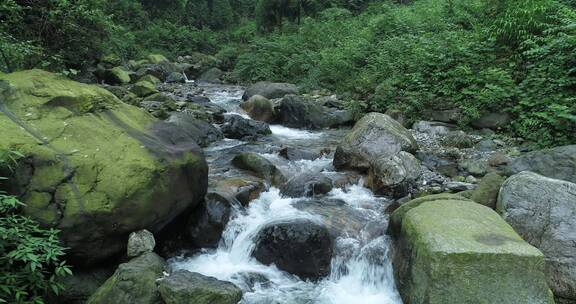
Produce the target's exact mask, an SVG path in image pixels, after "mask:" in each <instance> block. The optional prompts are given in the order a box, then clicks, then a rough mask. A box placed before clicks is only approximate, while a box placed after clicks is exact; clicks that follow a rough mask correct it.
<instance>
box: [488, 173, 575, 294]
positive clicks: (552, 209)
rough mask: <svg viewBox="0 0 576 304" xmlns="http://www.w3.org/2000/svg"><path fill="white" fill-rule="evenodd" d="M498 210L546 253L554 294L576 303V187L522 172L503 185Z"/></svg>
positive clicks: (527, 238) (549, 279)
mask: <svg viewBox="0 0 576 304" xmlns="http://www.w3.org/2000/svg"><path fill="white" fill-rule="evenodd" d="M497 209H498V211H499V212H500V213H501V214H502V217H503V218H504V219H505V220H506V222H508V223H509V224H510V225H512V227H514V229H515V230H516V231H517V232H518V233H519V234H520V235H521V236H522V238H523V239H524V240H526V241H527V242H528V243H530V244H532V245H533V246H536V247H538V248H539V249H540V250H542V252H544V256H545V260H546V275H547V277H548V284H549V285H550V288H552V291H554V294H555V295H556V296H558V297H561V298H564V299H571V300H572V301H574V302H576V184H574V183H571V182H567V181H562V180H557V179H551V178H547V177H544V176H541V175H538V174H536V173H533V172H521V173H518V174H516V175H513V176H511V177H510V178H508V179H507V180H506V182H504V184H503V185H502V188H501V190H500V195H499V197H498V206H497Z"/></svg>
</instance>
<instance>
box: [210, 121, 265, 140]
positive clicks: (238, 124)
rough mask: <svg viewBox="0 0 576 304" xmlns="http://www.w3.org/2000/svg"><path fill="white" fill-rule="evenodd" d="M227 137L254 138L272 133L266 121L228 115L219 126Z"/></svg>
mask: <svg viewBox="0 0 576 304" xmlns="http://www.w3.org/2000/svg"><path fill="white" fill-rule="evenodd" d="M220 129H221V130H222V133H224V136H226V137H227V138H233V139H246V140H254V139H256V138H257V137H259V136H263V135H269V134H272V131H271V130H270V126H268V124H267V123H264V122H260V121H256V120H251V119H246V118H244V117H242V116H240V115H228V116H226V117H225V118H224V124H223V125H222V126H221V127H220Z"/></svg>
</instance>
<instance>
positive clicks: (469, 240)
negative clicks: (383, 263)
mask: <svg viewBox="0 0 576 304" xmlns="http://www.w3.org/2000/svg"><path fill="white" fill-rule="evenodd" d="M391 225H392V226H391V232H392V233H393V235H394V237H395V239H396V246H395V253H394V258H393V262H394V266H395V267H394V268H395V272H396V273H395V274H396V279H397V280H396V282H397V285H398V289H399V290H400V293H401V295H402V298H403V300H404V302H405V303H412V304H419V303H426V304H435V303H442V304H450V303H510V304H511V303H534V304H540V303H542V304H552V303H554V300H553V296H552V293H551V291H550V289H549V288H548V285H547V284H546V278H545V275H544V256H543V254H542V253H541V252H540V251H539V250H538V249H536V248H535V247H533V246H531V245H530V244H528V243H526V242H525V241H524V240H522V238H521V237H520V236H519V235H518V234H517V233H516V232H515V231H514V229H512V227H510V226H509V225H508V224H507V223H506V222H505V221H504V220H502V218H500V216H499V215H498V214H497V213H496V212H495V211H494V210H492V209H490V208H488V207H486V206H482V205H480V204H477V203H475V202H472V201H470V200H467V199H464V198H462V197H459V196H456V195H446V194H442V195H433V196H428V197H423V198H420V199H416V200H413V201H411V202H408V203H406V204H405V205H403V206H401V207H400V208H398V209H397V210H396V211H394V213H393V214H392V219H391Z"/></svg>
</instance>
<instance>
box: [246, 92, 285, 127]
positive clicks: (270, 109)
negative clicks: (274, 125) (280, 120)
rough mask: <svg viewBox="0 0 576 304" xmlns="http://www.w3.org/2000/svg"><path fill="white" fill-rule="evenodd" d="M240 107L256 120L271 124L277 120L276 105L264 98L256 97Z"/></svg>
mask: <svg viewBox="0 0 576 304" xmlns="http://www.w3.org/2000/svg"><path fill="white" fill-rule="evenodd" d="M240 107H241V108H242V109H243V110H244V111H246V113H248V115H249V116H250V117H251V118H252V119H254V120H258V121H263V122H267V123H270V122H273V121H274V119H275V115H276V112H275V110H274V104H273V103H272V102H271V101H270V100H269V99H268V98H266V97H264V96H260V95H254V96H252V97H250V99H248V100H247V101H245V102H243V103H241V104H240Z"/></svg>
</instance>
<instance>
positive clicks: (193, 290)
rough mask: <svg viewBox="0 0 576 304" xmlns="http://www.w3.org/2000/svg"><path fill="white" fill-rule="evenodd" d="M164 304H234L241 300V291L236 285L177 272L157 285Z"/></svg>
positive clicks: (195, 274)
mask: <svg viewBox="0 0 576 304" xmlns="http://www.w3.org/2000/svg"><path fill="white" fill-rule="evenodd" d="M158 288H159V289H160V293H161V294H162V300H164V303H166V304H188V303H194V304H236V303H238V302H240V300H242V290H240V288H238V287H237V286H236V285H234V284H232V283H230V282H226V281H220V280H217V279H216V278H212V277H207V276H203V275H201V274H199V273H195V272H189V271H186V270H178V271H176V272H174V273H173V274H171V275H170V276H169V277H167V278H164V279H162V280H161V281H160V282H159V283H158Z"/></svg>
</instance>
